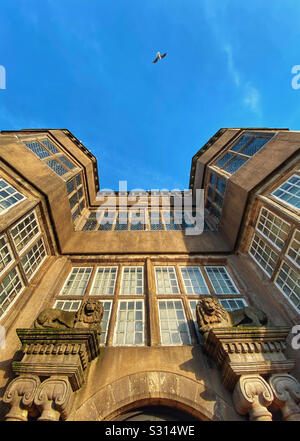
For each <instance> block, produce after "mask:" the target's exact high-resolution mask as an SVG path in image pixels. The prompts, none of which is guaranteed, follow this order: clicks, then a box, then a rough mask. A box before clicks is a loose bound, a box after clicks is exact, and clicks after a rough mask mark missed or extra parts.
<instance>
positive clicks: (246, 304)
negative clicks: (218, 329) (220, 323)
mask: <svg viewBox="0 0 300 441" xmlns="http://www.w3.org/2000/svg"><path fill="white" fill-rule="evenodd" d="M218 300H219V302H220V303H221V305H222V306H223V308H224V309H226V311H228V312H231V311H236V310H237V309H240V308H231V307H230V309H228V308H226V307H225V306H224V304H223V303H225V302H229V301H234V302H238V301H239V302H242V303H243V306H242V308H244V307H246V306H248V303H247V302H246V300H245V299H243V298H242V297H238V298H234V297H231V298H226V299H218Z"/></svg>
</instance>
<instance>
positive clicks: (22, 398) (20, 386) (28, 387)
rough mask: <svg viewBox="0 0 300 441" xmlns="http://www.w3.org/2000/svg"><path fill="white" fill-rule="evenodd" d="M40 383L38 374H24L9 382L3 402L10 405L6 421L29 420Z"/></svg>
mask: <svg viewBox="0 0 300 441" xmlns="http://www.w3.org/2000/svg"><path fill="white" fill-rule="evenodd" d="M39 385H40V379H39V377H38V376H36V375H22V376H19V377H17V378H15V379H14V380H12V381H11V382H10V383H9V385H8V387H7V389H6V391H5V393H4V396H3V402H4V403H6V404H8V405H9V406H10V410H9V412H8V413H7V415H6V417H5V419H6V421H27V420H28V413H29V412H30V411H33V403H34V397H35V394H36V391H37V389H38V386H39Z"/></svg>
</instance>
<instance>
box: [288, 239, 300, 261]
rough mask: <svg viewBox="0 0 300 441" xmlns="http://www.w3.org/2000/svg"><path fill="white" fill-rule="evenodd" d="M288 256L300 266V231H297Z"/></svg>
mask: <svg viewBox="0 0 300 441" xmlns="http://www.w3.org/2000/svg"><path fill="white" fill-rule="evenodd" d="M288 256H289V258H290V259H292V260H293V262H294V263H295V264H296V265H298V266H300V231H299V230H296V231H295V233H294V236H293V239H292V241H291V245H290V247H289V250H288Z"/></svg>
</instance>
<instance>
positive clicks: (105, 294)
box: [89, 265, 119, 296]
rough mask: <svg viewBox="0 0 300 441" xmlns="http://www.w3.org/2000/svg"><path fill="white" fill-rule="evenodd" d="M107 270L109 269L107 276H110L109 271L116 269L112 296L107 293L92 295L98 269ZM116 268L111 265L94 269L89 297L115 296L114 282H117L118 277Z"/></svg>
mask: <svg viewBox="0 0 300 441" xmlns="http://www.w3.org/2000/svg"><path fill="white" fill-rule="evenodd" d="M107 268H109V270H110V271H109V276H111V270H112V269H113V268H116V276H115V280H114V286H113V293H112V294H109V293H104V292H101V293H98V294H97V293H93V290H94V287H95V283H96V279H97V275H98V272H99V271H98V270H99V269H107ZM118 269H119V268H118V266H116V265H112V266H97V267H96V271H95V274H94V278H93V282H92V286H91V289H90V292H89V295H90V296H113V295H115V290H116V281H117V277H118ZM109 280H111V278H110V279H109Z"/></svg>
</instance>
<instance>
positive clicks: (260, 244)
mask: <svg viewBox="0 0 300 441" xmlns="http://www.w3.org/2000/svg"><path fill="white" fill-rule="evenodd" d="M249 254H250V255H251V256H252V257H253V258H254V260H255V261H256V262H257V263H258V264H259V266H260V267H261V268H262V269H263V270H265V271H266V273H267V274H268V275H269V276H271V275H272V273H273V271H274V268H275V264H276V261H277V258H278V255H277V254H276V253H275V252H274V251H273V250H272V249H271V248H270V247H269V246H268V245H267V243H266V242H265V241H264V240H262V239H261V238H260V237H259V236H257V234H254V237H253V241H252V244H251V246H250V249H249Z"/></svg>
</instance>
